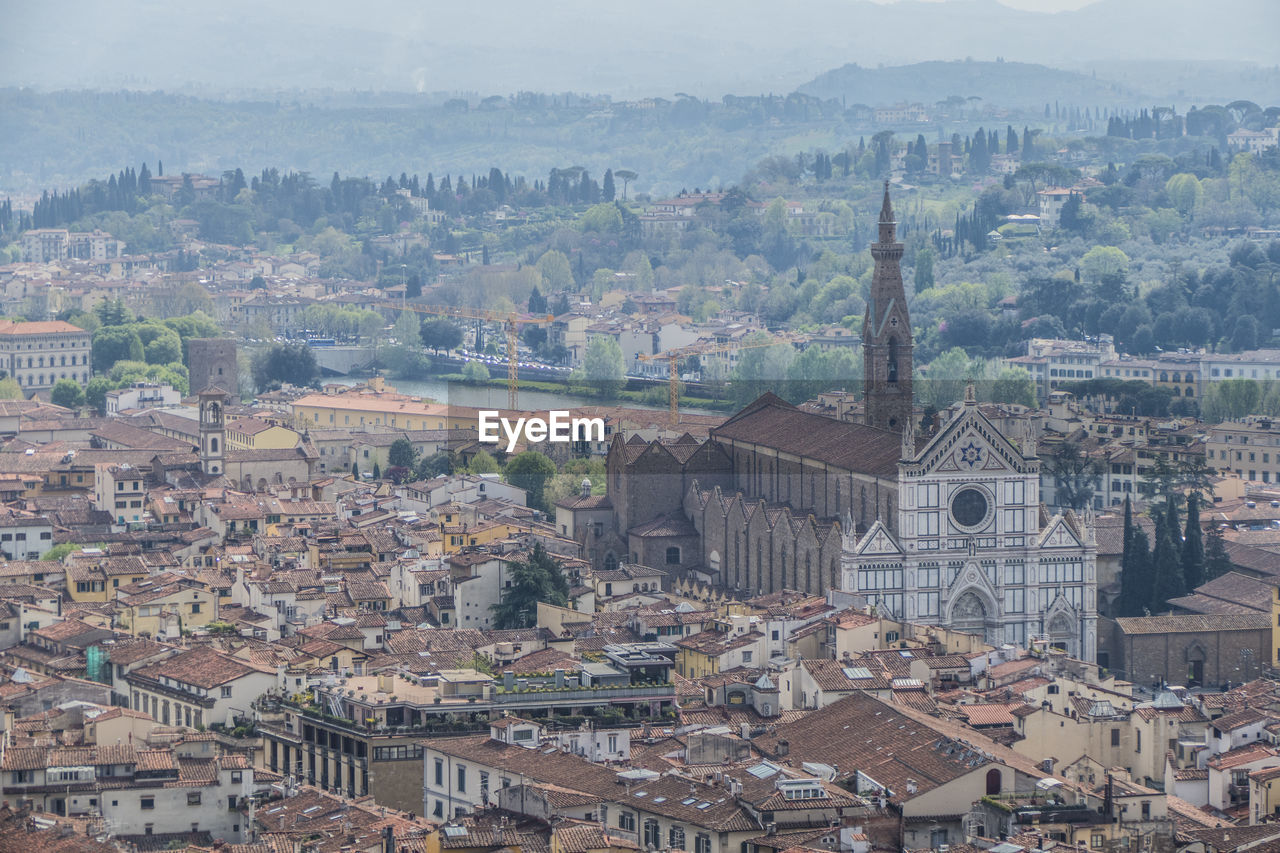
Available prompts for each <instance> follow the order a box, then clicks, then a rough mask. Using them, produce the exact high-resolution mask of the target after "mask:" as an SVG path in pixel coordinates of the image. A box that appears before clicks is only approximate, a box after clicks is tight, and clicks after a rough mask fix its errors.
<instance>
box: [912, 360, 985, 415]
mask: <svg viewBox="0 0 1280 853" xmlns="http://www.w3.org/2000/svg"><path fill="white" fill-rule="evenodd" d="M982 369H983V366H982V365H978V364H975V363H974V362H973V360H971V359H970V358H969V356H968V354H967V353H966V352H965V351H964V350H963V349H961V348H960V347H952V348H951V349H949V350H947V351H946V352H944V353H942V354H940V355H939V356H938V357H937V358H935V359H934V360H933V361H931V362H929V365H928V367H925V368H924V369H923V370H922V371H921V378H920V380H919V381H917V382H916V383H915V387H916V395H917V399H919V400H920V402H921V403H923V404H924V405H926V406H933V407H934V408H935V409H937V410H939V411H941V410H942V409H945V408H946V407H947V406H950V405H951V404H952V403H954V402H956V401H957V400H959V399H961V398H963V397H964V387H965V384H966V383H967V382H968V381H969V380H971V379H973V380H977V379H979V378H981V377H980V376H977V375H975V374H977V373H979V372H981V370H982Z"/></svg>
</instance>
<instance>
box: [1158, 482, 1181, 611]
mask: <svg viewBox="0 0 1280 853" xmlns="http://www.w3.org/2000/svg"><path fill="white" fill-rule="evenodd" d="M1175 512H1176V510H1174V508H1173V506H1172V505H1170V512H1169V515H1168V516H1166V515H1165V514H1164V513H1157V514H1156V548H1155V553H1153V554H1152V555H1151V563H1152V569H1153V571H1154V575H1155V588H1154V590H1153V593H1152V598H1151V611H1152V612H1153V613H1163V612H1165V611H1167V610H1168V609H1169V601H1170V600H1171V599H1174V598H1177V597H1178V596H1181V595H1186V593H1187V589H1186V587H1185V586H1184V585H1183V580H1182V560H1181V559H1179V556H1178V547H1177V545H1175V544H1174V539H1175V538H1176V537H1177V535H1178V528H1177V527H1176V526H1175V525H1173V524H1171V523H1170V520H1171V519H1172V518H1174V517H1175V516H1174V513H1175Z"/></svg>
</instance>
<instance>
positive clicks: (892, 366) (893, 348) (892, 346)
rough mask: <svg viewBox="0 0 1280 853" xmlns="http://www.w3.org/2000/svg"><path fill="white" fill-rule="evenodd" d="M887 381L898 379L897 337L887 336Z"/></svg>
mask: <svg viewBox="0 0 1280 853" xmlns="http://www.w3.org/2000/svg"><path fill="white" fill-rule="evenodd" d="M889 381H890V382H897V381H898V339H897V338H896V337H892V338H889Z"/></svg>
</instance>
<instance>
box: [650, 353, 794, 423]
mask: <svg viewBox="0 0 1280 853" xmlns="http://www.w3.org/2000/svg"><path fill="white" fill-rule="evenodd" d="M782 343H786V341H779V340H773V339H770V340H767V341H757V342H755V343H750V344H746V343H729V344H717V343H710V342H708V343H705V344H690V345H689V346H687V347H677V348H676V349H671V350H667V351H666V352H659V353H654V354H653V355H648V354H645V353H641V354H640V355H639V356H637V357H638V358H639V359H640V360H641V361H658V360H659V359H666V362H667V368H668V371H667V400H668V402H669V403H670V405H671V426H673V427H675V426H679V425H680V375H679V373H678V371H677V366H678V365H679V362H680V359H682V358H689V357H691V356H695V355H715V354H717V353H722V352H737V351H739V350H744V349H760V348H762V347H772V346H777V345H778V344H782Z"/></svg>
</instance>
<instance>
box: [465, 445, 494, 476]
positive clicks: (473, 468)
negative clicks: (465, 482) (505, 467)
mask: <svg viewBox="0 0 1280 853" xmlns="http://www.w3.org/2000/svg"><path fill="white" fill-rule="evenodd" d="M500 470H502V469H501V468H499V467H498V462H497V460H496V459H494V458H493V457H492V456H490V455H489V453H488V451H485V450H479V451H477V452H476V454H475V455H474V456H472V457H471V461H470V462H469V463H467V473H468V474H497V473H498V472H499V471H500Z"/></svg>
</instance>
